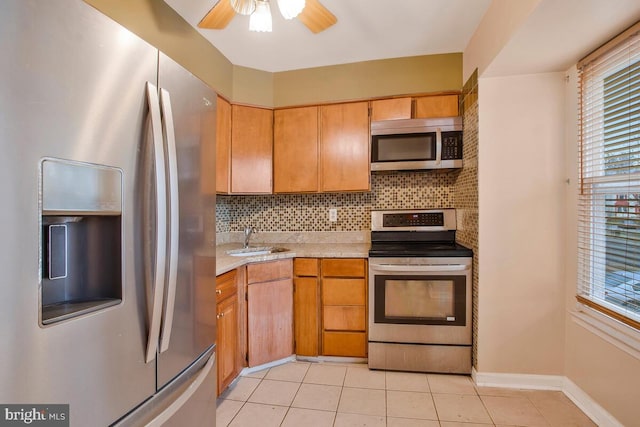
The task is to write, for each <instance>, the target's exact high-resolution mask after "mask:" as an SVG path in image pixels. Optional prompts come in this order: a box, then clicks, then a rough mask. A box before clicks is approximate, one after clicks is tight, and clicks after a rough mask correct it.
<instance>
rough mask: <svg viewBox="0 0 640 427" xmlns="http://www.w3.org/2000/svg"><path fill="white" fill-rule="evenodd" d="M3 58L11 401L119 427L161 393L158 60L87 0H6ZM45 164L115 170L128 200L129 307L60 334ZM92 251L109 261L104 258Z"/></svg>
mask: <svg viewBox="0 0 640 427" xmlns="http://www.w3.org/2000/svg"><path fill="white" fill-rule="evenodd" d="M0 51H2V52H3V55H2V58H1V59H0V75H1V76H2V79H1V80H0V152H1V153H2V156H0V195H1V197H2V201H3V209H0V224H2V239H0V271H2V281H1V285H0V336H1V337H2V339H3V344H2V351H0V402H2V403H5V404H8V403H27V404H35V403H43V404H51V403H60V404H69V405H70V419H71V420H72V423H73V425H78V426H99V425H109V424H110V423H112V422H113V421H115V420H117V419H118V418H120V417H121V416H122V415H124V414H126V413H127V412H128V411H129V410H131V409H132V408H134V407H136V406H137V405H138V404H140V403H141V402H143V401H144V400H145V399H147V398H148V397H150V396H151V395H152V394H153V393H154V392H155V387H156V376H155V369H156V366H155V363H145V349H146V344H147V325H146V319H147V311H146V302H145V299H146V296H145V290H144V287H143V286H141V284H142V283H143V278H144V274H143V271H142V268H141V262H140V261H141V259H140V258H141V255H140V254H141V250H140V245H141V239H140V237H139V233H138V234H136V233H137V231H136V230H138V229H139V227H140V223H139V220H138V219H136V218H139V215H137V213H138V211H139V204H140V200H141V195H140V194H139V190H140V185H139V184H137V182H138V181H137V174H138V162H139V161H140V156H139V153H140V145H141V141H142V140H144V138H145V135H146V134H147V125H146V117H147V100H146V95H145V82H147V81H152V82H155V81H156V78H157V71H156V66H157V50H156V49H154V48H153V47H151V46H150V45H148V44H147V43H145V42H143V41H142V40H140V39H139V38H138V37H136V36H134V35H132V34H131V33H130V32H129V31H127V30H125V29H124V28H123V27H121V26H120V25H118V24H116V23H115V22H114V21H112V20H111V19H109V18H107V17H106V16H104V15H102V14H101V13H99V12H97V11H95V10H94V9H93V8H92V7H90V6H88V5H87V4H86V3H84V2H83V1H81V0H49V1H44V2H43V1H40V0H3V1H2V2H0ZM45 157H49V158H56V159H65V160H70V161H73V162H82V163H83V164H98V165H105V166H107V167H109V168H115V169H116V170H119V171H121V176H122V189H123V191H122V212H121V216H120V218H119V219H118V221H120V223H119V224H118V225H116V226H114V227H115V229H120V230H121V236H119V237H117V238H116V239H115V241H119V240H121V241H122V246H121V247H122V250H121V259H120V260H117V262H114V263H113V265H115V266H119V267H120V268H121V273H120V274H121V280H120V282H121V284H120V289H121V295H119V294H118V292H115V296H114V298H115V299H116V300H121V301H116V304H115V305H112V306H110V307H108V308H103V309H100V310H97V311H93V312H91V313H89V314H82V315H79V316H76V317H73V318H70V319H67V320H60V321H57V322H55V323H50V324H48V325H47V324H43V322H42V320H43V319H42V317H41V308H40V299H39V298H40V296H41V295H42V292H41V290H40V287H41V286H42V283H43V282H42V278H43V276H44V275H45V274H47V275H48V274H49V273H47V272H46V271H47V270H46V267H45V265H46V260H43V259H42V253H43V252H42V250H41V246H42V245H43V243H44V241H45V236H44V233H43V232H42V227H43V224H42V223H41V220H42V217H41V212H40V208H39V203H41V199H42V198H41V197H40V196H39V190H40V186H41V182H42V181H41V177H40V176H39V174H40V173H41V165H42V159H43V158H45ZM111 214H114V212H112V213H111ZM115 214H116V215H117V212H116V213H115ZM96 222H97V223H99V222H100V221H96ZM116 222H117V221H116ZM69 236H70V237H69V238H71V236H72V232H71V231H69ZM62 242H64V241H62ZM95 243H97V246H98V247H99V246H100V245H101V243H102V242H100V241H99V239H98V241H96V242H95ZM84 250H85V251H86V252H87V254H88V256H89V255H90V256H92V257H97V258H98V259H97V261H96V262H99V261H100V250H99V248H96V247H90V246H87V247H85V248H84ZM105 261H107V260H105ZM108 261H109V262H111V261H113V260H108ZM92 276H95V275H94V274H92V273H91V272H88V274H87V277H92ZM51 277H52V278H54V279H55V278H57V277H58V276H56V275H53V276H51ZM85 285H86V286H91V283H90V281H87V282H86V283H85Z"/></svg>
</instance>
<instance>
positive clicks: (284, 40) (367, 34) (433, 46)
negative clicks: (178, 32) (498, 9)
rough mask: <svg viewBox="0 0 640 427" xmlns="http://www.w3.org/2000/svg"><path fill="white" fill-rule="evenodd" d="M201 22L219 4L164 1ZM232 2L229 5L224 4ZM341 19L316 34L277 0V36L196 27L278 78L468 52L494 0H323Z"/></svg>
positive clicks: (236, 21) (234, 25) (240, 23)
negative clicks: (350, 65)
mask: <svg viewBox="0 0 640 427" xmlns="http://www.w3.org/2000/svg"><path fill="white" fill-rule="evenodd" d="M165 1H166V3H167V4H168V5H169V6H171V7H172V8H173V9H174V10H175V11H176V12H178V13H179V14H180V15H181V16H182V17H183V18H184V19H185V20H186V21H187V22H189V23H190V24H191V25H192V26H193V27H195V28H197V24H198V22H199V21H200V20H201V19H202V17H203V16H204V15H206V14H207V12H208V11H209V10H210V9H211V8H212V7H213V6H214V5H215V4H216V2H217V1H218V0H165ZM220 1H226V0H220ZM320 1H321V3H322V4H323V5H324V6H325V7H326V8H327V9H329V10H330V11H331V12H332V13H333V14H334V15H335V16H336V17H337V19H338V22H337V24H335V25H333V26H332V27H330V28H328V29H327V30H325V31H323V32H321V33H318V34H313V33H311V31H309V30H308V29H307V27H305V26H304V25H303V24H302V23H301V22H300V21H298V20H297V19H293V20H290V21H287V20H285V19H284V18H283V17H282V16H281V15H280V12H279V10H278V6H277V4H276V2H275V1H271V14H272V16H273V32H271V33H255V32H251V31H249V17H247V16H242V15H236V16H235V17H234V18H233V20H232V21H231V23H230V24H229V25H228V26H227V28H225V29H224V30H204V29H199V28H197V29H198V31H200V33H201V34H202V35H203V36H204V37H206V38H207V39H208V40H209V41H210V42H211V43H212V44H213V45H214V46H215V47H216V48H218V50H219V51H220V52H222V54H223V55H224V56H225V57H227V59H228V60H229V61H231V62H232V63H233V64H235V65H240V66H244V67H249V68H255V69H258V70H263V71H269V72H278V71H287V70H296V69H301V68H311V67H320V66H324V65H336V64H346V63H351V62H360V61H368V60H374V59H385V58H399V57H406V56H416V55H430V54H438V53H451V52H462V51H463V50H464V49H465V47H466V46H467V43H468V42H469V39H470V38H471V36H472V35H473V33H474V32H475V30H476V27H477V26H478V24H479V22H480V20H481V19H482V16H483V15H484V13H485V11H486V10H487V7H488V6H489V4H490V3H491V0H320Z"/></svg>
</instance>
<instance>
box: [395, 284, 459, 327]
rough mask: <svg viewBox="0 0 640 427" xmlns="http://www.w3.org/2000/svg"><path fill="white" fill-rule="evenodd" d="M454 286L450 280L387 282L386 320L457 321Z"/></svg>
mask: <svg viewBox="0 0 640 427" xmlns="http://www.w3.org/2000/svg"><path fill="white" fill-rule="evenodd" d="M453 285H454V284H453V282H452V281H450V280H387V281H386V284H385V287H384V317H386V318H390V317H401V318H405V317H417V318H432V319H437V318H440V319H443V318H444V319H446V318H453V317H455V315H456V313H455V307H454V302H455V293H454V292H455V290H454V286H453Z"/></svg>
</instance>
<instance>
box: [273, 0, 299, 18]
mask: <svg viewBox="0 0 640 427" xmlns="http://www.w3.org/2000/svg"><path fill="white" fill-rule="evenodd" d="M304 5H305V0H278V9H280V13H281V14H282V16H283V17H284V19H293V18H295V17H296V16H298V15H299V14H300V12H302V9H304Z"/></svg>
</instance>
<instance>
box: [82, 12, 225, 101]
mask: <svg viewBox="0 0 640 427" xmlns="http://www.w3.org/2000/svg"><path fill="white" fill-rule="evenodd" d="M85 2H86V3H88V4H90V5H92V6H93V7H95V8H96V9H98V10H100V11H101V12H102V13H104V14H105V15H107V16H109V17H111V18H112V19H113V20H115V21H117V22H119V23H120V24H122V25H124V26H125V27H127V28H128V29H129V30H131V31H133V32H134V33H136V34H137V35H138V36H140V37H141V38H143V39H144V40H146V41H147V42H148V43H150V44H152V45H154V46H155V47H157V48H158V49H160V50H161V51H163V52H164V53H166V54H167V55H168V56H170V57H171V58H173V59H174V60H175V61H176V62H178V63H179V64H181V65H182V66H183V67H185V68H187V69H188V70H189V71H191V73H193V74H194V75H196V76H198V77H199V78H200V79H201V80H203V81H204V82H205V83H207V84H208V85H209V86H211V87H212V88H214V89H215V90H216V91H217V92H218V93H219V94H221V95H223V96H225V97H227V98H231V96H232V88H233V87H232V77H233V67H232V64H231V63H230V62H229V61H228V60H227V59H226V58H225V57H224V56H223V55H222V54H221V53H220V51H218V49H216V48H215V47H213V46H212V45H211V44H210V43H209V42H208V41H207V40H206V39H205V38H204V37H202V36H201V35H200V34H199V33H198V32H197V31H196V30H195V29H194V28H193V27H191V25H189V24H188V23H187V22H186V21H185V20H184V19H182V18H181V17H180V15H178V14H177V13H176V12H175V11H174V10H173V9H172V8H170V7H169V6H168V5H167V4H166V3H165V2H163V1H158V0H85Z"/></svg>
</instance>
